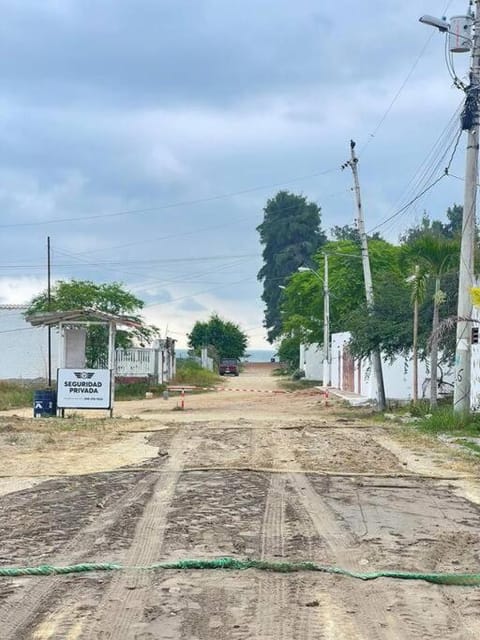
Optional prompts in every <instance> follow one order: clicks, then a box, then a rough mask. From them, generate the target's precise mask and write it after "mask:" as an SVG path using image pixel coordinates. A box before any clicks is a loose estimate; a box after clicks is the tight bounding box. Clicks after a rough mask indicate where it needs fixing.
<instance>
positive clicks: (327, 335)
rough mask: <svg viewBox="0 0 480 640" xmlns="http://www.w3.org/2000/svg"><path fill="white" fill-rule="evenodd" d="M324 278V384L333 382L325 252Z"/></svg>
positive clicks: (326, 258) (325, 255) (326, 385)
mask: <svg viewBox="0 0 480 640" xmlns="http://www.w3.org/2000/svg"><path fill="white" fill-rule="evenodd" d="M323 258H324V278H323V386H324V387H329V386H330V385H331V384H332V380H331V377H332V372H331V368H330V362H331V358H330V289H329V288H328V254H326V253H324V254H323Z"/></svg>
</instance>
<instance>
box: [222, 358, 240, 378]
mask: <svg viewBox="0 0 480 640" xmlns="http://www.w3.org/2000/svg"><path fill="white" fill-rule="evenodd" d="M218 372H219V374H220V375H221V376H224V375H226V374H231V375H233V376H238V374H239V366H238V360H236V359H235V358H222V360H220V366H219V367H218Z"/></svg>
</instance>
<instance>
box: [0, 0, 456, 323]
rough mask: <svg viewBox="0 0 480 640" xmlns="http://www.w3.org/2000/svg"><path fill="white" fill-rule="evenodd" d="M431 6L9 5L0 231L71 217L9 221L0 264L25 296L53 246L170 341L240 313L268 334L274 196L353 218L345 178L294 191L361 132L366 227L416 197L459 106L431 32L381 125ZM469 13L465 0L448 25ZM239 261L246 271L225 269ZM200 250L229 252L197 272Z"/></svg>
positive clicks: (284, 2) (60, 262)
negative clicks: (200, 322) (213, 315)
mask: <svg viewBox="0 0 480 640" xmlns="http://www.w3.org/2000/svg"><path fill="white" fill-rule="evenodd" d="M436 5H437V3H436V2H434V0H421V2H419V3H417V6H415V7H413V6H412V5H411V3H405V2H401V1H400V0H387V2H385V1H383V2H380V0H374V1H372V2H369V3H368V6H367V5H366V4H365V3H358V2H357V3H355V2H353V0H348V1H347V2H345V3H343V5H341V7H340V6H339V5H338V4H337V3H334V2H331V1H326V2H323V3H320V4H319V3H318V1H317V0H302V2H299V3H292V2H291V1H290V0H246V1H245V2H242V3H238V2H225V1H224V0H196V1H194V2H189V3H179V2H178V0H175V1H174V0H161V1H158V0H155V1H154V0H139V1H138V2H131V1H130V2H128V1H126V0H115V1H114V0H106V1H104V2H102V3H93V2H91V0H42V1H40V0H22V2H17V1H13V0H6V1H5V2H4V3H3V6H2V24H1V25H0V31H1V33H0V72H1V74H2V92H1V94H0V144H1V146H2V154H1V155H0V211H1V212H2V216H1V220H0V225H2V224H3V225H5V224H11V225H22V224H24V223H31V222H34V223H36V222H42V221H45V220H51V219H58V218H73V220H72V221H70V222H65V223H58V224H49V225H45V226H38V225H31V226H16V227H15V226H11V227H4V228H1V227H0V233H1V238H2V240H1V245H0V246H1V248H2V256H3V258H2V261H3V262H4V263H5V266H6V265H7V264H10V265H11V266H12V267H13V265H17V267H16V269H13V268H12V269H11V270H10V271H8V270H6V269H4V273H6V275H7V276H8V277H9V278H10V282H14V280H13V279H12V278H13V277H14V276H15V277H17V278H21V277H28V278H33V280H28V283H29V286H30V283H31V282H36V281H37V280H35V278H37V277H39V278H41V277H42V274H44V262H45V244H46V236H47V234H49V235H51V237H52V246H53V249H54V270H55V275H56V277H63V278H67V277H73V276H75V277H88V278H94V279H99V280H100V279H110V278H114V279H117V280H118V279H120V280H123V281H124V282H126V283H127V284H128V285H129V286H131V287H137V288H138V290H139V292H141V293H142V295H144V296H145V300H146V302H147V304H152V303H154V302H158V303H159V306H158V307H156V308H153V307H152V308H151V309H152V313H154V312H155V313H157V315H158V317H159V318H160V320H161V322H162V323H164V321H165V324H166V323H167V321H168V325H169V326H170V328H173V326H174V324H175V322H177V323H178V325H179V326H181V332H183V331H184V330H185V331H186V330H188V327H189V324H193V323H191V321H192V320H193V319H194V318H195V315H196V314H198V315H201V314H202V313H204V314H206V316H208V313H209V312H210V310H212V309H213V308H217V309H218V308H220V309H221V308H224V307H227V308H228V309H230V310H231V312H232V313H234V314H235V315H236V316H237V317H241V311H240V306H238V305H242V304H243V305H244V307H243V308H244V309H245V316H246V317H247V318H248V324H249V325H252V326H256V325H257V324H258V325H259V324H261V303H260V301H259V299H258V298H259V292H260V289H259V285H258V283H257V282H256V272H257V271H258V268H259V267H260V264H261V261H260V258H259V257H258V255H259V253H260V247H259V245H258V238H257V234H256V231H255V227H256V225H257V224H258V223H259V222H260V221H261V216H262V207H263V206H264V204H265V202H266V200H267V198H268V197H271V196H272V195H274V193H275V192H276V191H277V190H278V188H279V185H280V184H281V183H283V182H286V184H285V185H284V186H285V188H288V189H290V190H292V191H295V192H301V193H303V194H305V195H306V196H307V197H309V198H310V199H313V200H316V201H317V202H318V203H319V204H320V205H321V206H322V215H323V223H324V226H325V227H327V228H329V227H331V226H332V225H333V224H346V223H349V222H351V221H352V219H353V215H354V207H353V203H352V195H351V192H350V187H351V176H349V175H348V173H342V172H340V171H338V172H335V173H329V174H327V175H324V176H320V175H319V176H315V177H311V178H305V179H300V180H298V181H293V182H288V181H289V180H290V179H291V178H295V177H299V176H305V175H309V174H312V173H315V172H321V171H322V170H324V169H330V168H338V167H339V166H340V164H341V163H342V162H343V161H344V160H345V159H346V158H347V156H348V142H349V140H350V138H351V137H353V138H355V139H356V140H357V141H358V144H359V148H360V149H362V148H363V145H364V143H365V142H369V145H368V147H367V148H366V150H365V152H364V153H363V154H362V156H361V159H360V176H361V180H362V189H363V195H364V198H363V199H364V203H365V210H366V215H367V226H369V227H372V226H375V225H376V224H377V223H378V222H380V221H381V220H383V219H384V218H386V217H387V216H388V215H390V214H391V213H392V212H394V211H395V209H396V208H397V207H398V206H399V205H401V204H403V201H402V198H405V197H406V195H408V190H409V188H413V187H414V186H415V181H413V182H412V181H411V179H412V177H413V176H415V172H416V170H417V168H418V166H419V165H420V163H421V161H422V160H423V159H424V158H425V157H426V155H427V153H428V152H429V150H430V148H431V147H432V145H433V143H434V141H435V140H436V139H437V137H438V135H439V134H440V132H441V131H442V129H443V128H444V127H445V125H446V124H447V121H448V120H449V118H450V116H451V115H452V114H453V112H454V111H455V109H456V107H457V105H458V104H459V102H460V99H461V94H460V93H459V92H458V91H456V90H453V89H451V88H450V84H449V78H448V75H447V72H446V70H445V68H444V66H443V60H442V55H443V52H442V39H441V37H440V36H439V35H438V36H437V34H434V35H433V37H432V39H431V42H430V43H429V45H428V47H427V49H426V51H425V52H424V54H423V55H422V57H421V58H420V59H419V60H418V64H417V66H416V68H415V71H414V72H413V73H412V75H411V77H410V79H409V81H408V83H407V84H406V86H405V87H404V89H403V91H402V92H401V94H400V95H399V97H398V99H397V100H396V101H395V104H394V105H393V107H392V109H391V111H390V113H389V114H388V117H387V118H386V120H385V122H384V123H383V124H382V126H381V127H380V129H379V130H378V131H376V127H377V125H378V123H379V122H380V121H381V119H382V118H383V117H384V115H385V111H386V109H387V107H388V106H389V104H390V103H391V100H392V98H393V97H394V96H395V94H396V92H397V90H398V88H399V87H400V85H401V84H402V83H403V81H404V80H405V78H406V75H407V73H408V72H409V70H410V69H411V67H412V64H413V63H414V62H415V60H416V59H417V57H418V54H419V52H420V50H421V49H422V47H423V45H424V44H425V42H426V40H427V38H428V37H429V32H428V30H426V29H425V27H423V26H422V25H419V24H418V16H419V15H420V14H422V13H438V7H437V6H436ZM461 10H464V7H463V3H460V1H459V0H454V2H453V3H452V5H451V8H450V10H449V11H450V12H451V13H455V12H457V13H458V12H459V11H461ZM464 59H465V57H464ZM462 64H463V66H465V63H464V62H463V63H460V62H459V63H458V65H459V68H460V67H461V65H462ZM374 131H376V133H375V137H373V138H371V137H370V134H371V133H372V132H374ZM461 151H462V145H460V147H459V153H458V154H457V158H456V159H455V162H454V168H455V169H456V171H457V173H459V174H461V173H462V171H463V168H462V167H463V159H462V157H461V156H462V153H461ZM262 185H265V188H264V189H258V190H257V191H251V192H247V193H238V194H237V195H235V196H228V197H224V198H223V197H217V196H221V195H222V194H231V193H237V192H242V191H243V190H245V189H249V188H250V187H257V186H258V187H260V186H262ZM269 185H271V186H269ZM461 194H462V184H461V182H459V181H454V180H453V179H451V180H448V179H447V180H445V181H443V182H442V183H440V184H439V185H438V187H437V188H435V190H433V191H432V192H430V193H429V194H428V195H427V196H425V197H424V198H423V199H422V200H421V201H419V203H418V205H417V206H416V207H412V208H411V209H409V210H408V211H407V213H406V214H405V215H403V216H401V217H400V218H399V219H396V220H395V221H393V222H392V223H391V224H389V225H387V226H386V227H385V230H386V233H387V236H388V237H390V238H393V239H395V238H396V237H397V236H398V233H399V232H400V231H401V228H402V227H404V226H406V225H407V224H408V223H411V222H412V221H413V220H415V217H416V216H417V217H418V216H419V215H421V212H422V211H423V208H424V207H426V208H428V209H429V210H431V211H432V212H433V213H435V215H440V214H441V213H442V212H443V211H444V210H445V209H446V208H447V206H449V205H450V204H451V203H452V202H453V201H461V198H462V195H461ZM412 195H414V193H412ZM209 198H210V200H208V199H209ZM170 204H176V205H178V206H173V207H166V206H165V205H170ZM152 208H153V209H154V210H150V211H145V212H141V213H137V214H135V215H125V216H113V217H106V218H98V219H95V220H88V219H86V216H92V215H97V214H110V213H115V212H121V211H127V210H144V209H152ZM382 229H383V228H382ZM242 254H246V255H250V256H252V257H250V258H246V259H244V260H241V259H238V260H237V261H236V259H235V258H234V257H232V258H230V256H239V255H242ZM208 255H211V256H224V258H223V259H221V260H220V259H219V260H218V261H217V262H216V263H214V264H213V265H211V264H210V265H209V264H208V263H206V262H205V263H201V262H195V261H194V258H197V257H199V256H208ZM179 258H182V259H185V262H184V263H180V262H175V261H176V260H178V259H179ZM139 260H144V261H150V263H149V264H143V265H139V264H138V261H139ZM160 261H163V262H160ZM169 261H170V263H169ZM112 262H115V264H112ZM22 264H23V265H25V267H24V268H20V266H21V265H22ZM27 265H29V266H27ZM40 281H41V280H40ZM18 282H20V280H18ZM22 286H23V285H22ZM27 288H28V287H27ZM27 288H26V287H23V288H22V291H23V290H25V291H26V290H27ZM3 290H4V291H5V292H7V294H8V292H9V291H12V287H9V286H6V285H5V286H4V289H3ZM28 290H30V289H28ZM7 294H5V295H7ZM192 304H193V305H195V304H197V305H198V306H199V307H201V308H196V309H194V308H192V306H191V305H192ZM189 305H190V307H189ZM188 307H189V308H188ZM168 314H170V317H169V318H167V315H168ZM181 314H184V315H183V316H181ZM162 326H163V325H162Z"/></svg>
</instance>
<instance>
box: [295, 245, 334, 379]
mask: <svg viewBox="0 0 480 640" xmlns="http://www.w3.org/2000/svg"><path fill="white" fill-rule="evenodd" d="M323 257H324V272H325V277H324V278H322V276H321V275H320V274H319V273H318V271H315V269H311V268H310V267H298V271H303V272H305V271H310V272H311V273H313V274H314V275H315V276H316V277H317V278H319V280H321V281H322V282H323V386H324V387H328V386H330V384H331V367H330V364H331V357H330V291H329V288H328V255H327V254H326V253H324V254H323Z"/></svg>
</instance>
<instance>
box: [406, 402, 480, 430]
mask: <svg viewBox="0 0 480 640" xmlns="http://www.w3.org/2000/svg"><path fill="white" fill-rule="evenodd" d="M418 424H419V428H420V430H421V431H425V432H427V433H434V434H438V433H449V434H455V435H475V436H479V435H480V415H478V414H468V413H455V412H454V411H453V408H452V407H451V406H448V407H441V406H440V407H438V408H437V409H435V410H434V411H432V413H431V414H427V415H426V416H423V417H422V418H421V419H420V422H419V423H418Z"/></svg>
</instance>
